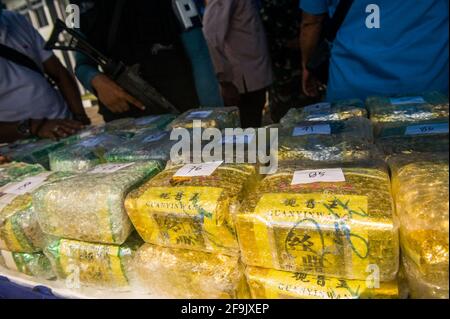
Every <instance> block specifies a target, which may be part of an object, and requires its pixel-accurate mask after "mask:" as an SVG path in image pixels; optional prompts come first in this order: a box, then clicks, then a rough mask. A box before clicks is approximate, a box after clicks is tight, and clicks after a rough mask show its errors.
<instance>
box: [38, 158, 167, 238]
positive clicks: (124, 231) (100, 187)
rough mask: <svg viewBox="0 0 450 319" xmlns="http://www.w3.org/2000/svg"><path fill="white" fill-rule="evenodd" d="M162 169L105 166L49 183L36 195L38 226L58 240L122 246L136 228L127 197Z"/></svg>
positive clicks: (146, 165) (139, 165) (156, 165)
mask: <svg viewBox="0 0 450 319" xmlns="http://www.w3.org/2000/svg"><path fill="white" fill-rule="evenodd" d="M160 169H161V167H160V163H159V162H156V161H151V162H142V163H127V164H104V165H99V166H97V167H96V168H94V169H93V170H91V171H89V172H86V173H84V174H79V175H77V176H74V177H72V178H70V179H68V180H62V181H58V182H54V183H49V184H46V185H44V186H42V187H40V188H39V189H38V190H37V191H36V192H35V193H34V196H33V205H34V209H35V212H36V216H37V217H38V221H39V224H40V226H41V228H42V230H43V231H44V233H46V234H49V235H53V236H56V237H62V238H68V239H74V240H81V241H87V242H98V243H105V244H119V245H120V244H122V243H123V242H124V241H125V240H126V238H127V237H128V236H129V235H130V233H131V231H132V229H133V227H132V225H131V222H130V220H129V218H128V216H127V213H126V212H125V209H124V205H123V202H124V199H125V196H126V195H127V194H128V192H129V191H131V190H132V189H133V188H134V187H137V186H139V185H140V184H141V183H143V182H144V181H146V180H147V179H148V178H150V177H152V176H153V175H155V174H156V173H158V172H159V171H160Z"/></svg>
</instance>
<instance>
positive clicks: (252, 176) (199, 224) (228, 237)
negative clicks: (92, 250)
mask: <svg viewBox="0 0 450 319" xmlns="http://www.w3.org/2000/svg"><path fill="white" fill-rule="evenodd" d="M180 168H183V166H182V165H181V166H173V167H171V168H167V169H166V170H164V171H163V172H161V173H160V174H158V175H157V176H155V177H154V178H153V179H152V180H150V181H148V182H147V183H146V184H144V185H143V186H141V187H140V188H139V189H137V190H135V191H133V192H131V193H130V194H129V195H128V197H127V199H126V201H125V207H126V210H127V213H128V215H129V217H130V219H131V221H132V223H133V225H134V227H135V228H136V230H137V231H138V233H139V234H140V235H141V237H142V238H143V239H144V240H145V241H146V242H147V243H151V244H156V245H163V246H168V247H176V248H186V249H195V250H205V251H213V252H221V253H229V254H236V253H238V251H239V246H238V243H237V238H236V232H235V226H234V221H233V217H234V215H235V212H236V209H237V208H238V207H239V205H240V203H241V201H242V200H243V199H244V198H245V196H246V195H247V194H248V193H249V192H251V191H252V190H253V189H254V188H255V184H256V182H257V179H258V176H257V173H256V172H257V171H256V170H257V168H256V166H254V165H245V164H222V165H220V166H218V168H217V169H215V170H214V171H213V173H212V174H211V175H209V176H196V177H176V176H174V175H176V173H177V172H178V171H179V170H180Z"/></svg>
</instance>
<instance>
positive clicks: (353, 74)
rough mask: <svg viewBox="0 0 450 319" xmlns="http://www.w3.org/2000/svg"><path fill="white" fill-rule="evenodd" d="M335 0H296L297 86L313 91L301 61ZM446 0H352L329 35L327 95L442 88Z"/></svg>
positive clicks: (446, 66)
mask: <svg viewBox="0 0 450 319" xmlns="http://www.w3.org/2000/svg"><path fill="white" fill-rule="evenodd" d="M338 3H339V0H301V1H300V8H301V9H302V10H303V12H304V13H303V21H302V32H301V37H300V38H301V40H300V42H301V46H302V66H303V70H304V71H303V91H304V92H305V94H307V95H308V96H315V95H317V94H318V85H319V83H317V81H316V80H315V79H314V77H313V75H312V74H311V73H310V72H309V71H308V70H307V69H306V65H307V63H308V61H309V60H310V58H311V57H312V55H313V54H314V51H315V49H316V48H317V45H318V42H319V39H320V34H321V31H322V28H323V24H324V21H325V18H326V16H327V15H329V16H332V15H333V14H334V11H335V10H336V7H337V5H338ZM448 10H449V1H448V0H427V1H400V0H398V1H393V0H370V1H369V0H355V1H354V2H353V4H352V6H351V8H350V11H349V12H348V15H347V16H346V19H345V20H344V23H343V24H342V26H341V28H340V29H339V32H338V34H337V37H336V39H335V41H334V44H333V47H332V53H331V60H330V70H329V83H328V87H327V100H329V101H334V100H339V99H347V98H361V99H365V98H366V97H368V96H371V95H394V94H411V93H420V92H426V91H431V90H438V91H441V92H443V93H447V94H448V71H449V63H448V61H449V56H448V49H449V45H448V33H449V31H448V26H449V24H448V23H449V11H448Z"/></svg>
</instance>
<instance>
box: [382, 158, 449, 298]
mask: <svg viewBox="0 0 450 319" xmlns="http://www.w3.org/2000/svg"><path fill="white" fill-rule="evenodd" d="M389 162H390V166H391V169H392V173H393V192H394V194H395V200H396V205H397V215H398V219H399V221H400V243H401V248H402V255H403V259H402V260H403V266H404V269H405V272H406V275H407V278H408V282H409V286H410V293H411V296H412V297H413V298H444V299H448V296H449V293H448V290H449V275H448V263H449V215H448V214H449V193H448V192H449V190H448V189H449V188H448V187H449V185H448V178H449V177H448V169H449V167H448V153H440V154H439V153H435V154H412V155H410V156H407V155H400V156H395V157H392V158H390V160H389Z"/></svg>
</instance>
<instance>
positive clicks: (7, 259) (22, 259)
mask: <svg viewBox="0 0 450 319" xmlns="http://www.w3.org/2000/svg"><path fill="white" fill-rule="evenodd" d="M0 266H3V267H5V268H6V269H9V270H12V271H17V272H20V273H22V274H25V275H28V276H31V277H36V278H39V279H47V280H50V279H53V278H55V274H54V272H53V269H52V266H51V264H50V260H48V258H47V257H46V256H45V255H44V254H43V253H42V252H37V253H13V252H10V251H6V250H0Z"/></svg>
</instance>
